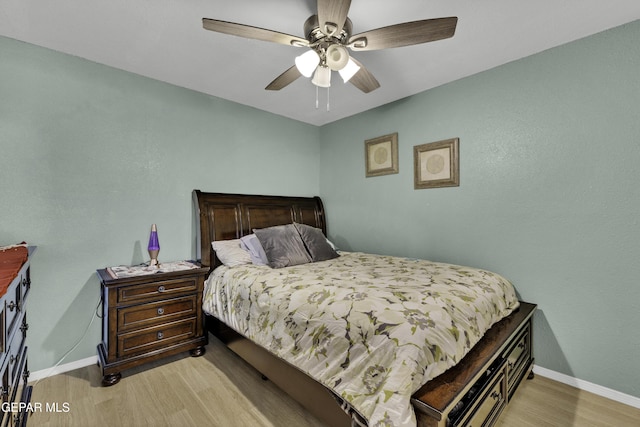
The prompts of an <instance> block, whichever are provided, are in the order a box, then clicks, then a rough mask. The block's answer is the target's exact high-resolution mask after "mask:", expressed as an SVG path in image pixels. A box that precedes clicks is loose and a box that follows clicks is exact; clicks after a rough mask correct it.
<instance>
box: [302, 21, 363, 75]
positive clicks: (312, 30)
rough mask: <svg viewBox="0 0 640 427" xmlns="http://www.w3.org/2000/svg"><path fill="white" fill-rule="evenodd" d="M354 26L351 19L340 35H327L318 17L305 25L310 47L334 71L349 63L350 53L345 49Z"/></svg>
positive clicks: (345, 24) (346, 22)
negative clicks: (321, 27)
mask: <svg viewBox="0 0 640 427" xmlns="http://www.w3.org/2000/svg"><path fill="white" fill-rule="evenodd" d="M351 31H352V24H351V20H350V19H349V18H347V19H346V21H345V23H344V25H343V26H342V31H340V34H338V35H331V36H329V35H326V34H325V33H324V32H322V30H321V29H320V24H319V22H318V15H312V16H310V17H309V19H307V20H306V21H305V23H304V34H305V35H306V37H307V40H308V41H309V47H310V48H311V49H313V50H315V51H316V52H317V53H318V55H319V56H320V58H321V61H322V63H323V64H325V65H326V66H327V67H329V68H331V69H332V70H334V71H338V70H341V69H343V68H344V67H345V66H346V65H347V62H348V61H349V52H348V51H347V48H346V47H345V45H346V43H347V41H348V40H349V37H350V36H351Z"/></svg>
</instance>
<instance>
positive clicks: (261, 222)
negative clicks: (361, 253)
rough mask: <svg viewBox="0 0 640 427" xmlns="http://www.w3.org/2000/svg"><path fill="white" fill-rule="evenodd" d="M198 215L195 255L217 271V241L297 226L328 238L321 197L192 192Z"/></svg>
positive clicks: (203, 263)
mask: <svg viewBox="0 0 640 427" xmlns="http://www.w3.org/2000/svg"><path fill="white" fill-rule="evenodd" d="M193 205H194V209H195V211H196V212H195V213H196V224H197V225H196V254H197V258H198V261H200V262H201V263H202V265H203V266H206V267H211V269H214V268H216V267H217V266H218V265H220V261H219V260H218V258H217V257H216V255H215V252H214V251H213V249H212V248H211V242H213V241H214V240H230V239H239V238H240V237H242V236H245V235H247V234H251V233H252V232H253V231H252V230H253V229H254V228H265V227H271V226H274V225H282V224H291V223H292V222H297V223H300V224H307V225H310V226H312V227H316V228H320V229H321V230H322V232H323V233H324V234H325V235H326V234H327V225H326V221H325V216H324V207H323V206H322V200H320V197H289V196H258V195H249V194H226V193H203V192H202V191H200V190H193Z"/></svg>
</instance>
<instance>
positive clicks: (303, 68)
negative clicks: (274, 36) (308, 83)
mask: <svg viewBox="0 0 640 427" xmlns="http://www.w3.org/2000/svg"><path fill="white" fill-rule="evenodd" d="M295 62H296V67H297V68H298V71H300V74H302V75H303V76H305V77H311V75H312V74H313V71H314V70H315V69H316V67H317V66H318V64H319V63H320V56H319V55H318V53H317V52H316V51H315V50H308V51H306V52H305V53H303V54H302V55H300V56H297V57H296V60H295Z"/></svg>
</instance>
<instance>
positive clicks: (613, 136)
mask: <svg viewBox="0 0 640 427" xmlns="http://www.w3.org/2000/svg"><path fill="white" fill-rule="evenodd" d="M638 40H640V21H638V22H635V23H632V24H629V25H626V26H623V27H619V28H616V29H613V30H611V31H607V32H604V33H601V34H597V35H595V36H592V37H589V38H586V39H582V40H579V41H577V42H574V43H570V44H567V45H564V46H561V47H558V48H555V49H552V50H549V51H545V52H543V53H540V54H537V55H534V56H531V57H528V58H525V59H522V60H519V61H516V62H512V63H509V64H507V65H504V66H501V67H498V68H495V69H493V70H490V71H487V72H484V73H481V74H477V75H474V76H472V77H469V78H465V79H462V80H459V81H456V82H453V83H451V84H448V85H445V86H442V87H439V88H436V89H433V90H429V91H427V92H424V93H421V94H419V95H416V96H412V97H409V98H406V99H402V100H400V101H398V102H395V103H393V104H389V105H385V106H383V107H380V108H376V109H374V110H370V111H368V112H365V113H363V114H359V115H357V116H355V117H351V118H348V119H345V120H342V121H340V122H336V123H333V124H330V125H326V126H324V127H323V128H322V135H321V139H322V152H321V162H320V171H321V178H320V189H321V190H320V194H321V196H322V198H323V200H324V202H325V206H326V207H327V211H328V224H329V234H330V237H332V238H333V240H335V241H336V243H337V244H338V245H339V246H342V247H343V248H345V249H351V250H361V251H369V252H377V253H388V254H397V255H406V256H412V257H424V258H427V259H432V260H437V261H444V262H451V263H458V264H465V265H472V266H477V267H482V268H486V269H490V270H494V271H496V272H499V273H502V274H503V275H505V276H506V277H508V278H509V279H510V280H511V281H512V282H513V283H514V284H515V286H516V288H517V290H518V292H519V295H520V297H521V299H523V300H526V301H530V302H534V303H537V304H538V308H539V311H538V312H537V314H536V317H535V333H534V339H535V347H534V348H535V358H536V364H538V365H540V366H542V367H545V368H548V369H551V370H554V371H557V372H561V373H564V374H567V375H570V376H572V377H576V378H579V379H582V380H586V381H589V382H592V383H595V384H599V385H601V386H604V387H609V388H611V389H615V390H618V391H621V392H623V393H627V394H629V395H633V396H636V397H640V370H639V369H638V365H637V363H638V362H637V360H638V355H640V330H639V329H638V327H637V325H639V324H640V309H638V304H639V303H640V282H639V281H640V219H639V218H640V185H639V184H640V172H639V169H638V168H639V165H640V71H639V70H640V43H638ZM392 132H398V136H399V168H400V172H399V173H398V174H397V175H387V176H381V177H375V178H365V171H364V140H366V139H370V138H373V137H376V136H380V135H386V134H389V133H392ZM452 137H459V138H460V186H459V187H454V188H440V189H423V190H414V189H413V151H412V150H413V146H414V145H419V144H423V143H427V142H432V141H438V140H442V139H447V138H452Z"/></svg>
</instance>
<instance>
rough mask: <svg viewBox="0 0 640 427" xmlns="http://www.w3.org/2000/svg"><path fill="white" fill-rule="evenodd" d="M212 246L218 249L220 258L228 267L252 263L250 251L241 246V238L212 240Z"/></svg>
mask: <svg viewBox="0 0 640 427" xmlns="http://www.w3.org/2000/svg"><path fill="white" fill-rule="evenodd" d="M211 247H213V250H214V251H216V255H217V256H218V259H219V260H220V261H221V262H222V263H223V264H224V265H226V266H228V267H235V266H236V265H243V264H251V256H250V255H249V252H247V251H245V250H244V249H242V248H241V247H240V239H233V240H216V241H215V242H211Z"/></svg>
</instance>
